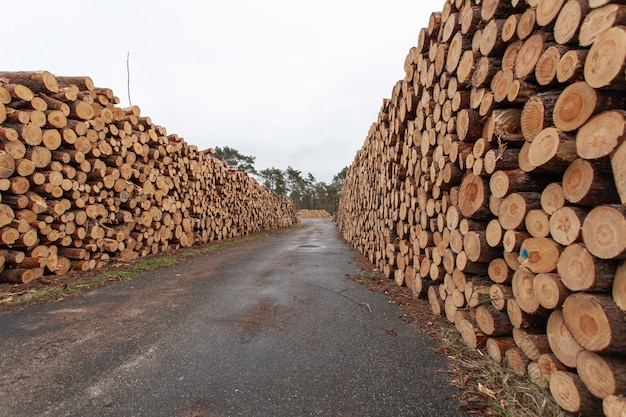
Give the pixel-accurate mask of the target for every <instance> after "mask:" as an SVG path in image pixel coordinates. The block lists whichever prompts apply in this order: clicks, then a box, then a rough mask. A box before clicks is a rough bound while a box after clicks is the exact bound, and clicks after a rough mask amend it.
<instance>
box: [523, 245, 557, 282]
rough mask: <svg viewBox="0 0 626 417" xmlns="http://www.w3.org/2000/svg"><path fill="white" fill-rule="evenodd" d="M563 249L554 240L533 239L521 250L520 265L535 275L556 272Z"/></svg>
mask: <svg viewBox="0 0 626 417" xmlns="http://www.w3.org/2000/svg"><path fill="white" fill-rule="evenodd" d="M560 253H561V247H560V246H559V245H558V244H557V243H556V242H555V241H554V240H552V239H549V238H537V237H532V238H529V239H526V240H525V241H524V243H522V247H521V248H520V253H519V255H520V256H519V260H520V265H521V266H522V267H524V268H528V269H529V270H530V271H532V272H534V273H535V274H540V273H546V272H552V271H554V270H556V264H557V262H558V260H559V255H560Z"/></svg>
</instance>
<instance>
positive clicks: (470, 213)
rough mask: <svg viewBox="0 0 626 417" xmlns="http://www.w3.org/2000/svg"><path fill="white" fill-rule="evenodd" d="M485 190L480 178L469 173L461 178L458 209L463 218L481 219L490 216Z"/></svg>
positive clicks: (483, 182)
mask: <svg viewBox="0 0 626 417" xmlns="http://www.w3.org/2000/svg"><path fill="white" fill-rule="evenodd" d="M487 190H488V188H487V186H486V184H485V180H483V179H482V178H481V177H479V176H477V175H474V174H472V173H469V174H467V175H466V176H465V178H463V181H462V182H461V186H460V189H459V209H460V211H461V214H462V215H463V216H464V217H470V218H476V219H481V218H487V217H489V216H490V211H489V206H488V204H489V199H488V198H487Z"/></svg>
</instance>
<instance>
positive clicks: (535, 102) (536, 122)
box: [520, 91, 559, 142]
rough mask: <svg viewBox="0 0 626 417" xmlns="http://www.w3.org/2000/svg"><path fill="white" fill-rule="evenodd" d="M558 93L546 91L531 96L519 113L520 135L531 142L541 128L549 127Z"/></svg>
mask: <svg viewBox="0 0 626 417" xmlns="http://www.w3.org/2000/svg"><path fill="white" fill-rule="evenodd" d="M558 98H559V93H558V92H555V91H548V92H542V93H537V94H534V95H533V96H531V97H530V98H529V99H528V100H527V101H526V103H524V108H523V109H522V112H521V113H520V129H521V132H522V136H523V137H524V139H526V140H527V141H528V142H532V141H533V139H534V138H535V136H537V135H538V134H539V133H540V132H541V131H542V130H543V129H545V128H547V127H550V125H551V123H552V114H553V111H554V105H555V104H556V102H557V100H558Z"/></svg>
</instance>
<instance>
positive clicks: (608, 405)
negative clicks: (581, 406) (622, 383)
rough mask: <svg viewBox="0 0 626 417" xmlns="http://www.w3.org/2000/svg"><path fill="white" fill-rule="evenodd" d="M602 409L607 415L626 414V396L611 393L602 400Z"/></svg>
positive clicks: (608, 416) (610, 416) (615, 416)
mask: <svg viewBox="0 0 626 417" xmlns="http://www.w3.org/2000/svg"><path fill="white" fill-rule="evenodd" d="M602 410H603V411H604V415H605V416H606V417H620V416H623V415H624V414H626V397H624V396H623V395H609V396H608V397H605V398H604V399H603V400H602Z"/></svg>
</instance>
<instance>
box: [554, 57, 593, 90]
mask: <svg viewBox="0 0 626 417" xmlns="http://www.w3.org/2000/svg"><path fill="white" fill-rule="evenodd" d="M587 53H588V51H587V50H586V49H582V50H577V49H570V50H569V51H567V52H565V53H564V54H563V55H562V56H561V60H560V61H559V65H558V67H557V68H556V80H557V81H558V82H560V83H567V82H576V81H582V80H583V79H584V69H585V59H587Z"/></svg>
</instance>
